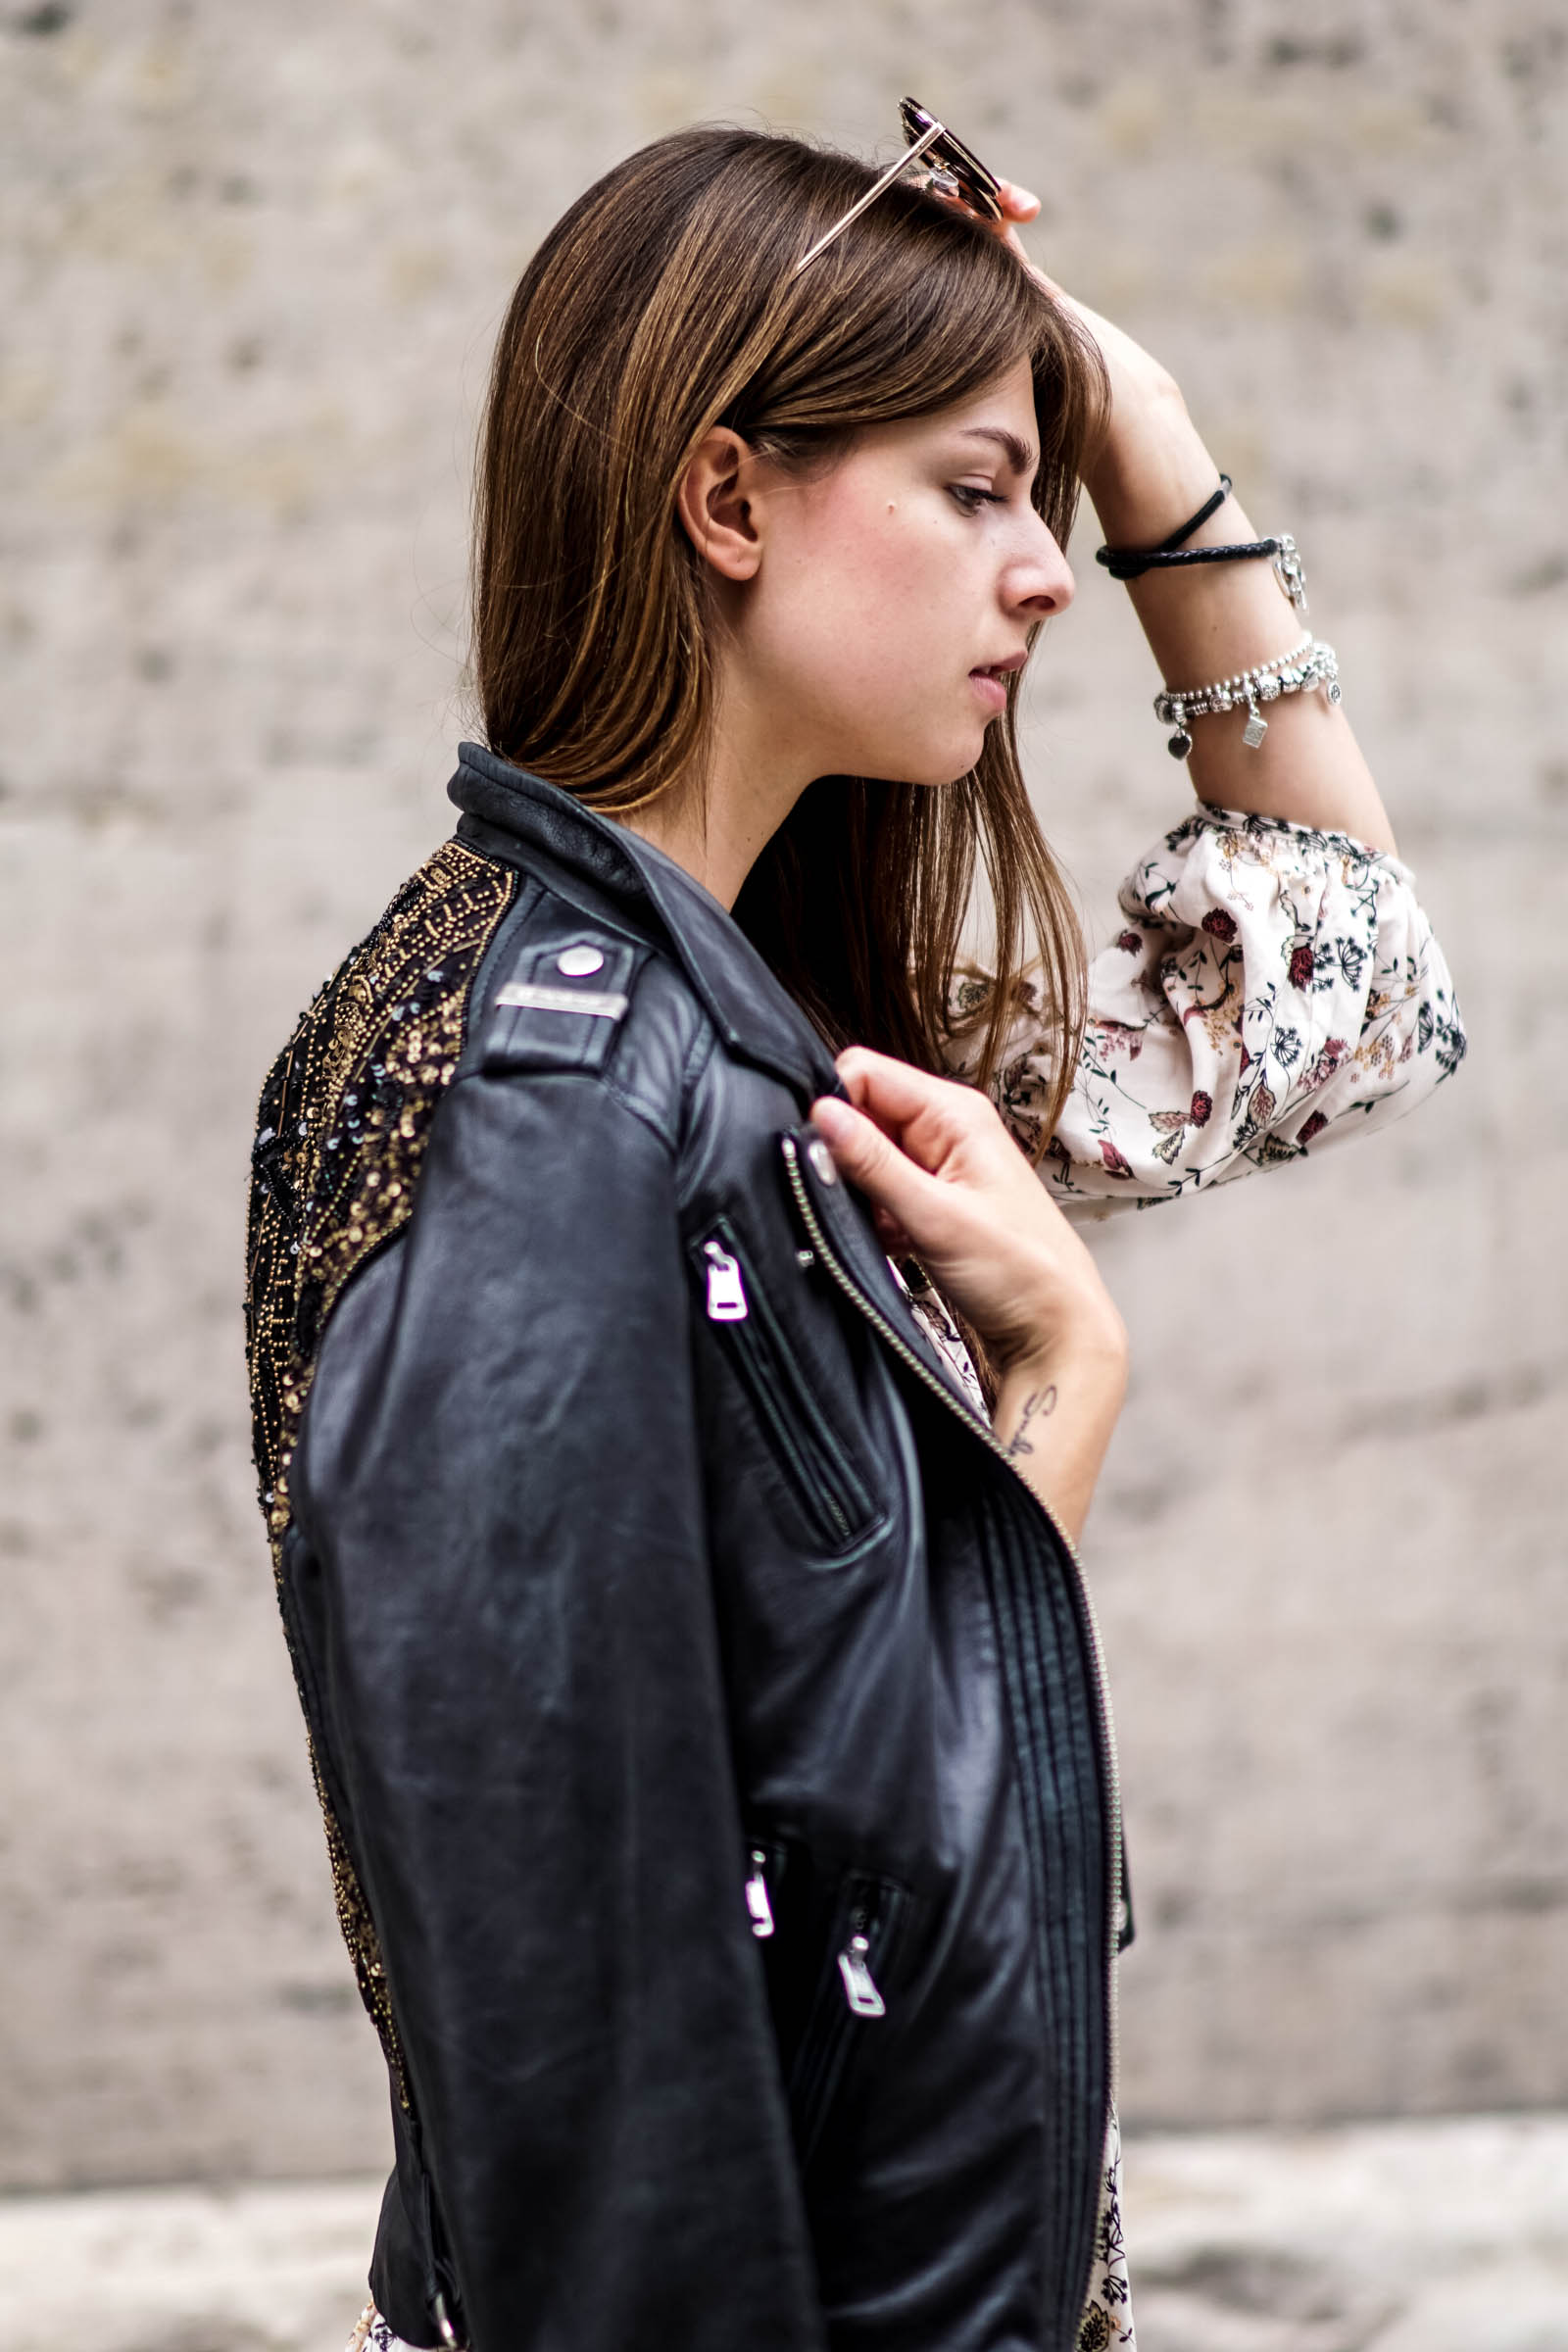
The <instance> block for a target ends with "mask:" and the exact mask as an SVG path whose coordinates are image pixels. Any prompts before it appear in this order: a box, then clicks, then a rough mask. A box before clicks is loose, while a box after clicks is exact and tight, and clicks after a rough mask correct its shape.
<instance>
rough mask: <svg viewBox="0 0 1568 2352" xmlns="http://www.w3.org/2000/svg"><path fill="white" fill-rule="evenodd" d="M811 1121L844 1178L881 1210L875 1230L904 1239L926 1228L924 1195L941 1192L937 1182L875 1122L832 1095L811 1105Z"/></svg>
mask: <svg viewBox="0 0 1568 2352" xmlns="http://www.w3.org/2000/svg"><path fill="white" fill-rule="evenodd" d="M811 1119H812V1123H813V1124H814V1125H815V1126H816V1127H817V1128H818V1129H819V1130H820V1131H821V1133H822V1135H823V1136H824V1137H825V1138H826V1141H827V1143H828V1146H829V1148H830V1150H831V1151H832V1153H833V1157H834V1160H835V1161H836V1163H837V1164H838V1166H839V1168H840V1169H841V1170H842V1172H843V1173H844V1175H846V1176H847V1177H848V1178H849V1179H850V1181H851V1183H852V1184H857V1185H858V1186H859V1188H860V1190H861V1192H862V1193H864V1194H865V1196H866V1198H867V1199H868V1200H869V1201H871V1202H872V1203H873V1204H874V1206H875V1208H876V1209H877V1210H878V1211H879V1212H882V1213H881V1214H879V1216H878V1219H877V1222H878V1226H879V1229H883V1230H885V1231H891V1232H893V1233H894V1234H895V1235H896V1236H897V1237H899V1238H901V1239H905V1240H906V1241H907V1237H908V1236H909V1235H910V1233H911V1232H912V1231H913V1230H915V1229H917V1228H922V1227H923V1226H924V1225H925V1223H926V1221H927V1218H928V1216H929V1211H930V1203H929V1200H928V1195H929V1193H930V1192H931V1190H932V1189H933V1188H934V1189H936V1190H937V1191H938V1192H940V1190H941V1189H942V1188H941V1186H940V1184H939V1181H938V1179H937V1178H936V1177H933V1176H928V1175H926V1173H925V1171H924V1170H923V1169H921V1168H918V1167H916V1165H915V1163H914V1161H913V1160H912V1159H910V1158H909V1156H908V1154H907V1152H901V1151H900V1149H899V1147H898V1145H897V1144H895V1143H893V1142H891V1141H890V1140H889V1138H888V1137H887V1136H886V1135H884V1134H883V1132H882V1130H881V1128H880V1127H879V1126H878V1125H877V1124H876V1121H875V1120H874V1119H871V1118H868V1117H867V1116H866V1114H865V1112H864V1111H863V1110H856V1109H853V1108H852V1107H851V1105H850V1104H849V1103H841V1102H840V1101H839V1099H838V1097H837V1096H836V1095H823V1096H822V1097H821V1098H820V1100H819V1101H817V1102H815V1103H812V1104H811ZM889 1246H890V1247H891V1245H889ZM905 1253H906V1254H907V1250H906V1252H905Z"/></svg>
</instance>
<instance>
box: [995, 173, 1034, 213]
mask: <svg viewBox="0 0 1568 2352" xmlns="http://www.w3.org/2000/svg"><path fill="white" fill-rule="evenodd" d="M997 192H998V194H999V196H1000V197H1001V200H1002V209H1003V211H1004V212H1005V215H1006V216H1007V219H1008V220H1009V221H1033V220H1034V219H1035V218H1036V217H1037V216H1038V214H1039V211H1040V199H1039V197H1038V196H1035V195H1032V194H1031V193H1030V191H1029V189H1028V188H1020V187H1019V185H1018V183H1017V181H1016V180H1015V179H1003V180H999V181H998V182H997Z"/></svg>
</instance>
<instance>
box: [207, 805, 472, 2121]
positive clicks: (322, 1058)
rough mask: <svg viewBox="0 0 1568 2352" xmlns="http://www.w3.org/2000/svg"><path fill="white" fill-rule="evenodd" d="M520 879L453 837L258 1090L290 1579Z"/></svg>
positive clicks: (341, 1905)
mask: <svg viewBox="0 0 1568 2352" xmlns="http://www.w3.org/2000/svg"><path fill="white" fill-rule="evenodd" d="M516 883H517V877H516V875H515V873H514V872H512V870H511V869H510V868H508V867H506V866H502V865H498V864H495V863H493V862H492V861H491V860H490V859H489V858H481V857H480V856H479V855H478V853H477V852H476V851H473V850H470V849H468V848H466V846H465V845H464V844H463V843H462V842H458V841H448V842H443V844H442V845H441V847H440V849H438V850H437V851H436V853H435V855H434V856H433V857H432V858H428V859H427V860H426V862H425V863H424V864H423V865H422V866H421V867H420V868H419V871H418V872H417V874H415V875H414V876H413V877H412V879H411V880H410V881H408V882H406V883H405V884H404V886H403V888H402V890H400V891H399V893H398V895H397V897H396V898H395V899H394V900H393V901H392V904H391V906H390V907H388V908H387V910H386V912H385V914H383V915H382V917H381V919H380V921H379V922H378V923H377V924H376V926H375V928H374V930H373V931H371V932H370V933H369V934H368V937H367V938H366V939H364V940H362V941H361V943H360V945H359V946H358V947H357V948H355V949H354V950H353V951H352V952H351V953H350V955H349V956H347V958H346V959H345V961H344V962H343V964H342V965H341V966H340V967H339V969H338V971H337V972H336V973H334V975H333V977H332V978H331V979H330V980H329V981H328V982H327V983H326V986H325V987H324V988H323V989H322V990H321V991H320V993H319V996H318V997H317V998H316V1000H315V1002H314V1004H312V1005H311V1006H310V1008H309V1010H308V1011H307V1012H305V1013H304V1014H303V1015H302V1016H301V1019H300V1022H299V1025H298V1027H297V1028H296V1029H295V1032H294V1035H293V1036H292V1037H291V1038H290V1040H289V1042H288V1044H287V1045H286V1046H285V1047H284V1049H283V1051H282V1053H281V1054H279V1055H278V1057H277V1060H276V1061H275V1062H274V1063H273V1065H272V1068H271V1070H270V1073H269V1075H268V1079H267V1083H266V1085H265V1086H264V1087H263V1089H262V1100H261V1106H260V1109H259V1111H258V1114H257V1122H256V1143H255V1146H254V1149H253V1151H252V1154H251V1171H252V1179H251V1206H250V1234H249V1245H250V1246H249V1264H248V1278H247V1282H246V1291H245V1341H246V1352H247V1356H248V1358H249V1363H250V1376H251V1409H252V1437H253V1445H254V1449H255V1457H256V1474H257V1479H258V1482H259V1486H260V1492H261V1502H262V1510H263V1513H264V1515H265V1516H266V1519H267V1525H268V1532H269V1534H270V1538H271V1544H272V1566H273V1573H274V1575H275V1576H277V1578H278V1580H279V1583H280V1584H281V1576H282V1543H283V1538H284V1536H285V1534H286V1533H287V1531H288V1524H289V1502H288V1469H289V1462H290V1460H291V1458H292V1455H293V1450H294V1442H295V1438H296V1436H297V1434H298V1430H299V1424H300V1416H301V1414H302V1413H303V1412H304V1410H305V1400H306V1398H307V1397H308V1396H309V1394H310V1387H311V1381H312V1378H313V1376H314V1373H315V1370H316V1358H317V1351H318V1349H319V1346H320V1340H321V1334H322V1331H323V1330H324V1328H325V1325H326V1319H327V1317H328V1315H329V1314H330V1313H331V1311H332V1308H333V1306H334V1305H335V1304H336V1302H337V1300H338V1299H339V1298H340V1297H341V1296H342V1294H343V1290H344V1288H345V1286H346V1284H347V1283H348V1282H349V1280H350V1278H351V1277H352V1276H353V1275H354V1274H356V1273H357V1272H358V1271H359V1269H360V1268H361V1267H362V1266H363V1265H364V1264H365V1263H366V1261H367V1259H368V1258H369V1257H370V1256H372V1255H373V1254H374V1252H375V1251H376V1250H380V1249H382V1248H384V1247H385V1245H386V1244H387V1243H388V1242H389V1241H391V1240H392V1238H393V1237H394V1235H396V1234H397V1233H398V1232H400V1231H401V1229H402V1227H403V1226H404V1225H405V1224H406V1223H407V1221H408V1219H409V1217H410V1215H411V1214H412V1213H413V1209H414V1197H415V1193H416V1190H417V1185H418V1177H419V1169H420V1166H421V1164H422V1162H423V1158H424V1151H425V1145H426V1142H427V1141H428V1138H429V1133H430V1123H431V1119H432V1117H433V1116H434V1113H435V1108H436V1105H437V1103H439V1102H440V1099H441V1097H442V1095H443V1094H444V1093H445V1091H446V1089H447V1087H448V1086H450V1085H451V1083H452V1080H453V1077H454V1076H455V1074H456V1071H457V1065H458V1060H459V1056H460V1055H461V1054H462V1052H463V1028H464V1016H465V1009H466V1004H467V997H468V990H469V987H470V984H471V982H472V980H473V976H474V973H475V971H476V970H477V969H478V966H479V963H480V960H481V959H482V957H483V956H484V952H485V950H486V948H487V947H488V946H489V944H490V941H491V940H492V939H493V937H494V936H495V932H496V927H497V925H498V924H499V923H500V921H501V918H502V916H503V915H504V914H505V913H506V911H507V908H508V907H510V905H511V904H512V900H513V897H514V894H515V889H516ZM285 1630H286V1629H285ZM291 1648H292V1644H291ZM294 1663H295V1674H296V1679H299V1677H300V1667H299V1661H298V1659H296V1660H295V1662H294ZM307 1738H309V1734H308V1733H307ZM311 1766H312V1771H313V1773H314V1776H315V1780H316V1791H317V1795H318V1797H319V1800H320V1805H321V1813H322V1818H323V1820H324V1821H325V1824H326V1842H327V1851H328V1854H329V1856H330V1859H331V1865H332V1884H333V1889H334V1892H335V1895H336V1899H337V1914H338V1921H339V1924H340V1925H341V1927H342V1930H343V1937H344V1941H345V1942H346V1943H347V1945H348V1947H349V1955H350V1957H351V1959H352V1960H353V1962H354V1973H355V1975H356V1977H357V1978H358V1980H359V1986H360V1994H361V1997H362V1999H363V2000H364V2002H365V2005H366V2008H367V2009H368V2011H369V2013H370V2016H371V2018H372V2020H373V2021H374V2024H375V2027H376V2031H377V2033H378V2034H380V2037H381V2044H382V2047H383V2049H384V2050H385V2052H386V2056H387V2063H388V2065H389V2066H390V2068H391V2070H392V2076H393V2080H394V2082H395V2083H396V2085H397V2090H398V2095H399V2097H400V2099H401V2100H402V2102H403V2104H404V2106H405V2107H407V2106H408V2103H409V2099H408V2084H407V2080H406V2074H405V2069H404V2062H403V2052H402V2048H401V2046H400V2044H399V2041H398V2035H397V2031H396V2028H395V2025H394V2023H393V2018H392V2006H391V1999H390V1996H389V1993H388V1990H387V1985H386V1976H385V1972H384V1970H383V1967H382V1963H381V1950H380V1944H379V1941H378V1939H377V1937H376V1933H375V1926H374V1923H373V1921H372V1920H371V1918H370V1912H369V1907H368V1904H367V1902H366V1900H365V1895H364V1892H363V1890H362V1888H361V1887H360V1883H359V1879H358V1876H357V1874H356V1872H355V1870H354V1866H353V1863H352V1861H351V1859H350V1857H349V1852H348V1847H347V1844H346V1842H345V1840H344V1838H343V1833H342V1830H341V1828H340V1826H339V1824H338V1821H337V1817H336V1815H335V1813H334V1811H333V1808H332V1805H331V1803H330V1801H329V1799H328V1797H327V1793H326V1789H325V1787H324V1785H323V1782H322V1778H321V1771H320V1766H319V1759H318V1758H317V1756H316V1754H315V1751H314V1744H313V1747H312V1755H311Z"/></svg>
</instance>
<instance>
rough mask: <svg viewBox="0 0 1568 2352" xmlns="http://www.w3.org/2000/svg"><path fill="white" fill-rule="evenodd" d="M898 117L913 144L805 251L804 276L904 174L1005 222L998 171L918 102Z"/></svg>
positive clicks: (907, 101)
mask: <svg viewBox="0 0 1568 2352" xmlns="http://www.w3.org/2000/svg"><path fill="white" fill-rule="evenodd" d="M899 115H900V118H901V120H902V122H903V123H904V135H905V138H906V139H907V142H908V144H907V147H906V149H905V151H904V153H903V154H902V155H901V156H900V157H899V159H898V162H897V163H894V164H890V165H889V166H888V168H887V170H886V171H885V172H883V174H882V176H881V178H880V179H879V180H877V181H876V182H875V183H874V185H873V186H871V187H869V188H867V189H866V191H865V194H864V195H863V196H862V197H861V198H860V201H859V203H858V204H852V205H851V207H850V209H849V211H848V212H847V213H846V214H845V215H844V216H843V218H842V220H838V221H834V223H833V225H832V227H831V228H830V229H829V230H828V231H827V233H826V235H825V236H820V237H818V238H817V240H816V243H815V244H814V245H813V246H812V247H811V250H810V252H809V253H805V254H803V255H802V256H801V258H800V260H799V261H798V262H797V263H796V265H795V274H796V276H797V277H799V275H800V273H801V271H802V270H804V269H805V268H806V266H807V264H808V263H809V262H814V261H815V259H816V257H817V255H818V254H819V253H825V252H826V250H827V248H828V246H830V245H831V244H832V242H833V240H834V238H835V237H836V236H838V235H839V234H840V232H841V231H842V230H844V229H846V228H848V227H849V225H850V222H851V221H858V219H859V217H860V215H861V214H862V213H863V212H864V211H865V209H866V207H867V206H868V205H872V204H875V202H876V200H877V198H878V197H879V196H880V195H881V193H882V191H883V189H884V188H890V187H891V186H892V185H893V182H894V181H895V180H896V179H897V178H899V176H900V175H901V173H903V172H908V171H909V170H910V167H911V166H916V167H918V169H917V170H916V171H915V172H914V174H913V177H912V179H911V181H910V185H911V186H913V187H917V188H925V189H928V190H929V191H930V192H931V194H933V195H935V196H946V197H949V198H954V199H956V201H957V202H958V203H959V204H961V205H962V206H963V207H964V209H965V210H966V211H968V212H971V213H973V214H974V215H975V216H976V217H977V219H979V220H981V221H1000V220H1001V219H1002V182H1001V181H1000V180H999V179H998V178H997V176H996V173H995V172H988V171H987V170H986V167H985V165H984V164H983V163H982V162H981V161H980V158H979V157H978V156H977V155H975V154H974V153H972V151H971V150H970V149H969V148H967V147H966V146H965V145H964V143H963V141H962V140H961V139H960V138H956V137H955V135H954V133H953V132H952V131H951V130H949V128H948V126H947V124H946V123H939V122H938V121H937V119H936V117H935V115H932V114H927V112H926V110H925V108H924V107H923V106H921V105H920V104H919V103H918V101H917V100H915V99H913V98H903V99H901V100H900V101H899Z"/></svg>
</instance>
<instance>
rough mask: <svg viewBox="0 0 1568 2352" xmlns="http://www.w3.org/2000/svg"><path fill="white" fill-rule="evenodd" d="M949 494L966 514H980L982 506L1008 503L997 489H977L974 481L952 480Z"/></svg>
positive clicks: (1000, 505) (997, 505)
mask: <svg viewBox="0 0 1568 2352" xmlns="http://www.w3.org/2000/svg"><path fill="white" fill-rule="evenodd" d="M948 496H949V497H950V498H951V499H953V500H955V501H956V504H957V506H958V507H959V508H960V509H961V511H962V512H963V513H964V514H965V515H978V514H979V512H980V510H981V508H982V507H1002V506H1005V505H1006V503H1007V502H1006V500H1005V498H1003V497H1001V496H1000V495H999V494H998V492H997V491H995V490H977V489H976V488H975V486H974V484H973V483H972V482H950V483H949V484H948Z"/></svg>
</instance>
